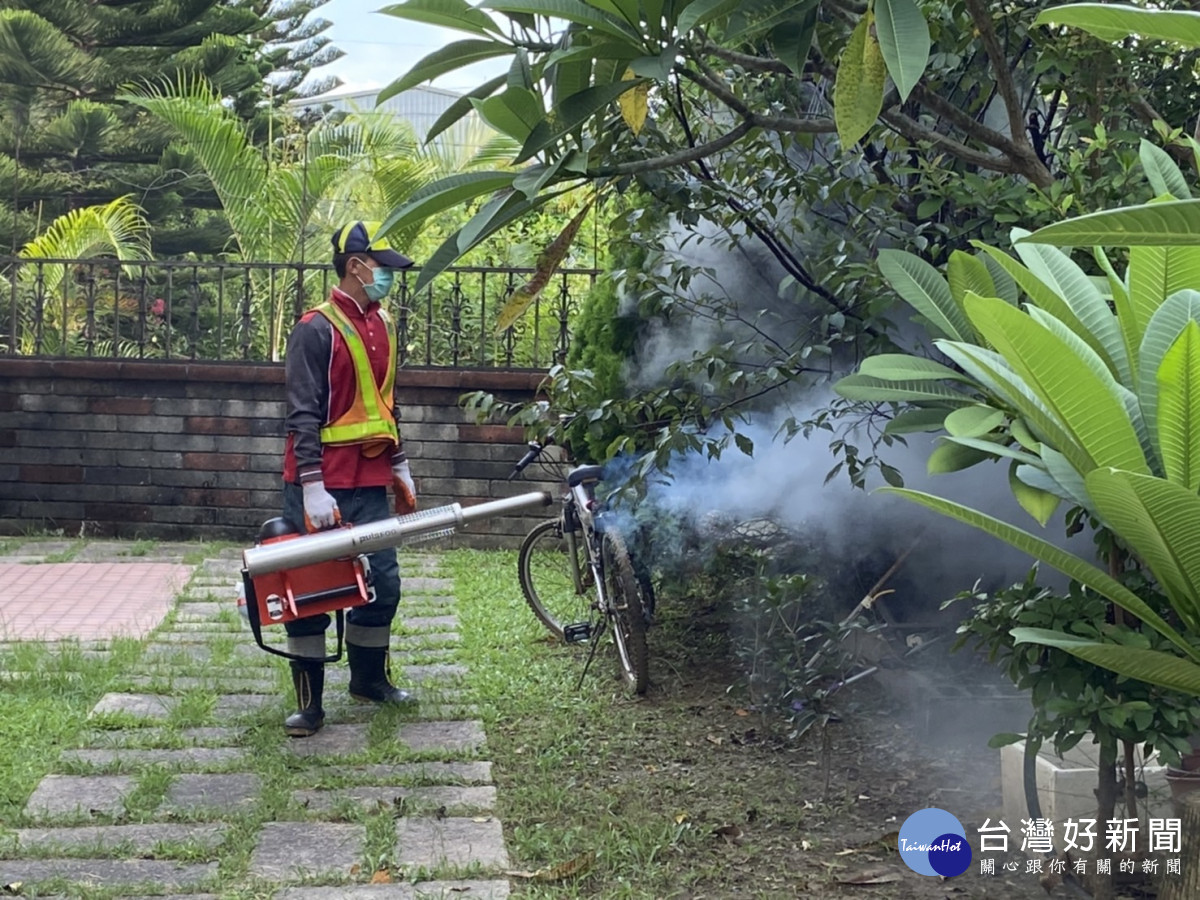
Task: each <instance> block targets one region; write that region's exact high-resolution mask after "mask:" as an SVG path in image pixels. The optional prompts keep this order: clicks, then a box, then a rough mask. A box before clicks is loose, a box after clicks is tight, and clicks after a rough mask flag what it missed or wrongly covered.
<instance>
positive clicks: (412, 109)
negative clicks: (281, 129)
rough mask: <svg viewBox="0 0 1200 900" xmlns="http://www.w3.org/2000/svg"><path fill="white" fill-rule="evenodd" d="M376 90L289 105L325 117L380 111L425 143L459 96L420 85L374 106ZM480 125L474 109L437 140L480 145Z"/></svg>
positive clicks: (452, 143) (306, 100)
mask: <svg viewBox="0 0 1200 900" xmlns="http://www.w3.org/2000/svg"><path fill="white" fill-rule="evenodd" d="M378 96H379V89H378V88H376V89H374V90H367V91H347V92H341V93H339V92H337V91H333V92H331V93H328V94H321V95H319V96H316V97H307V98H304V99H302V100H292V101H291V103H290V105H291V106H292V107H293V108H295V109H297V110H301V109H305V108H307V109H311V110H312V111H313V112H315V113H323V114H325V115H328V114H329V113H331V112H354V111H359V112H370V111H372V110H383V111H386V112H390V113H393V114H395V115H396V116H398V117H399V118H401V119H403V120H405V121H406V122H408V123H409V124H410V125H411V126H412V128H413V131H414V132H415V133H416V136H417V139H418V140H421V141H423V140H425V135H427V134H428V133H429V129H431V128H432V127H433V125H434V123H435V122H437V120H438V117H440V116H441V115H442V113H444V112H445V111H446V110H447V109H449V108H450V107H451V105H453V103H454V101H455V100H458V99H459V98H460V97H461V96H462V95H461V94H457V93H455V92H454V91H448V90H446V89H444V88H436V87H430V86H429V85H420V86H418V87H414V88H410V89H409V90H407V91H404V92H402V93H400V94H396V95H395V96H393V97H389V98H388V99H387V100H385V101H384V102H383V104H382V105H379V106H376V99H375V98H376V97H378ZM481 127H486V126H483V123H482V122H481V120H480V119H479V117H478V116H477V115H476V114H475V112H474V110H472V111H471V112H470V113H468V114H467V115H466V116H464V117H463V118H462V119H460V120H459V121H458V122H457V123H455V125H453V126H452V127H451V128H450V129H449V130H448V131H446V132H444V133H443V135H442V136H441V137H439V138H438V140H439V141H443V140H444V141H445V142H447V143H448V144H449V145H450V146H453V147H462V146H471V145H474V144H477V143H479V142H480V132H479V129H480V128H481Z"/></svg>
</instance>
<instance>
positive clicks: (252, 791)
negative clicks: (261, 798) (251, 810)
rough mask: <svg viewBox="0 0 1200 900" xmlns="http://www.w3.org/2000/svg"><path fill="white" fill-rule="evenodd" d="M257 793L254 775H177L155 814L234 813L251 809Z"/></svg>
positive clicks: (258, 787) (258, 783)
mask: <svg viewBox="0 0 1200 900" xmlns="http://www.w3.org/2000/svg"><path fill="white" fill-rule="evenodd" d="M260 790H261V784H260V782H259V779H258V776H257V775H178V776H176V777H175V779H174V780H173V781H172V782H171V786H170V787H169V788H167V796H166V797H165V798H164V800H163V803H162V806H160V807H159V809H158V812H159V813H160V814H163V813H166V814H170V813H194V812H205V813H212V812H221V813H226V812H228V813H237V812H241V811H243V810H245V809H246V808H247V807H249V806H251V805H252V804H253V803H254V802H255V801H256V800H257V799H258V794H259V791H260Z"/></svg>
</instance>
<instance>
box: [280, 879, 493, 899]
mask: <svg viewBox="0 0 1200 900" xmlns="http://www.w3.org/2000/svg"><path fill="white" fill-rule="evenodd" d="M509 895H510V888H509V885H508V882H507V881H421V882H418V883H417V884H352V885H343V886H339V887H294V888H288V889H287V890H285V891H284V892H283V893H281V894H276V895H275V900H508V897H509Z"/></svg>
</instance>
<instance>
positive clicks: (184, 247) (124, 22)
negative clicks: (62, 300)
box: [0, 0, 338, 256]
mask: <svg viewBox="0 0 1200 900" xmlns="http://www.w3.org/2000/svg"><path fill="white" fill-rule="evenodd" d="M324 2H325V0H283V2H280V0H134V2H129V0H99V2H94V0H0V253H9V252H14V251H15V250H17V249H19V248H20V247H21V246H22V245H23V244H24V243H25V242H26V241H28V240H30V239H32V238H33V237H34V236H35V235H36V234H37V233H38V232H39V230H40V229H41V228H42V227H44V226H45V225H46V224H47V223H49V222H50V221H52V220H53V219H54V218H56V217H57V216H59V215H61V214H62V213H64V212H66V211H68V210H71V209H77V208H79V207H82V206H88V205H92V204H98V203H105V202H108V201H111V200H113V199H115V198H116V197H121V196H125V195H130V194H131V195H133V197H134V199H135V200H136V201H137V202H138V203H139V204H140V205H141V206H142V207H143V208H144V209H145V211H146V214H147V217H148V219H149V221H150V222H151V223H152V225H153V235H154V241H153V251H154V252H155V253H156V254H157V255H160V256H175V255H179V254H183V253H194V254H196V255H199V256H211V255H213V254H215V253H218V252H221V251H222V250H225V249H226V248H227V245H228V241H229V228H228V225H227V223H226V222H225V220H224V215H223V213H222V212H221V208H220V204H219V202H218V201H217V199H216V197H215V195H214V194H213V192H212V189H211V185H210V183H209V182H208V180H207V178H205V177H204V176H203V174H202V173H201V172H200V171H199V169H198V167H197V166H196V165H195V163H194V161H193V160H192V158H191V156H190V154H188V153H187V152H186V151H183V150H181V149H180V148H179V147H177V146H176V145H175V143H174V139H173V137H172V135H171V133H170V131H169V130H168V129H166V128H165V127H164V126H163V125H162V123H161V122H158V121H156V120H154V119H153V118H152V117H150V116H148V115H147V114H146V113H145V112H144V111H142V110H139V109H138V108H136V107H134V106H130V105H128V104H124V103H120V102H117V101H116V100H114V97H115V96H116V95H117V94H118V93H119V92H120V91H121V90H122V89H123V88H125V87H127V86H129V85H131V84H136V83H144V82H146V81H151V82H161V81H172V82H176V81H180V80H184V79H190V78H195V77H203V78H205V79H207V80H208V81H209V82H210V83H211V84H212V85H213V86H214V87H215V88H216V90H217V91H218V92H220V93H221V95H222V96H224V97H226V98H227V102H228V103H229V105H230V106H231V108H232V109H234V110H235V111H236V112H237V113H238V115H239V116H240V117H242V118H243V119H245V120H246V121H247V122H248V123H249V124H250V126H251V131H252V133H253V134H255V136H256V137H259V138H261V139H264V140H265V137H266V134H267V132H268V127H267V120H268V117H269V116H271V115H275V114H277V111H278V110H280V109H282V108H283V104H284V103H285V102H286V100H287V99H288V98H289V97H291V96H294V95H295V94H296V92H297V91H298V90H302V89H304V88H316V89H321V88H323V87H325V85H324V84H321V83H320V82H315V81H312V80H309V81H306V79H309V76H310V73H311V72H312V70H313V69H315V68H317V67H319V66H321V65H324V64H325V63H327V62H329V61H331V60H332V59H335V58H336V57H337V55H338V52H337V51H336V50H334V49H333V48H332V47H331V46H330V44H329V40H328V38H326V37H324V36H323V35H322V32H323V31H324V30H325V29H326V28H328V24H329V23H328V22H326V21H325V20H322V19H319V18H318V19H314V18H312V16H311V14H312V13H313V12H314V11H315V10H316V9H317V8H318V7H320V6H321V5H323V3H324Z"/></svg>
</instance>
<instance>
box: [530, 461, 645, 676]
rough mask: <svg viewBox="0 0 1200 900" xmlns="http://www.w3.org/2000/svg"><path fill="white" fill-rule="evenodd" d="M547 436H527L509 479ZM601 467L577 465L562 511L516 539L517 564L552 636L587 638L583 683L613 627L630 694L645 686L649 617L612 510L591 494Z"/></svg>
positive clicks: (582, 640)
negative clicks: (525, 447)
mask: <svg viewBox="0 0 1200 900" xmlns="http://www.w3.org/2000/svg"><path fill="white" fill-rule="evenodd" d="M548 443H549V441H548V440H547V441H546V442H540V441H530V442H529V445H528V447H529V449H528V452H526V454H525V455H524V456H523V457H522V458H521V460H520V462H518V463H517V464H516V467H515V468H514V469H513V471H512V474H511V475H510V476H509V478H514V477H516V476H517V475H518V474H520V473H521V472H523V471H524V470H525V468H526V467H528V466H529V465H530V463H532V462H533V461H534V460H536V459H538V458H539V457H540V456H541V455H542V454H543V452H544V451H545V450H546V447H547V445H548ZM603 474H604V470H603V467H602V466H594V465H593V466H576V467H574V468H572V469H571V470H570V471H569V472H568V473H567V476H566V491H565V492H564V494H563V496H562V509H561V511H560V513H559V515H558V516H557V517H556V518H554V519H550V520H547V521H545V522H540V523H539V524H537V525H535V526H534V527H533V528H532V529H531V530H530V532H529V534H527V535H526V536H525V539H524V540H523V541H522V542H521V549H520V552H519V553H518V555H517V569H518V575H519V578H520V582H521V592H522V593H523V594H524V595H525V602H526V603H527V604H529V608H530V609H531V610H532V611H533V614H534V615H535V616H537V618H538V621H540V622H541V623H542V624H543V625H544V626H546V628H547V630H549V631H550V633H551V634H553V635H554V636H555V637H556V638H558V639H559V640H562V641H564V642H566V643H568V644H574V643H585V642H590V644H591V650H590V652H589V653H588V658H587V663H586V664H585V665H584V668H583V672H582V673H581V674H580V676H579V680H580V684H582V683H583V678H584V676H585V675H586V674H587V670H588V667H589V666H591V663H592V659H593V657H594V656H595V654H596V648H597V647H598V646H599V643H600V638H601V636H602V635H603V633H604V631H605V630H606V629H607V628H609V627H611V628H612V633H613V642H614V643H615V644H616V647H617V660H618V662H619V664H620V668H621V675H622V678H623V680H624V682H625V685H626V687H628V688H629V689H630V690H631V691H632V692H633V693H635V694H643V693H645V692H646V688H647V687H648V686H649V683H650V673H649V669H650V653H649V650H648V648H647V646H646V629H647V625H648V621H649V617H648V615H647V612H648V610H647V605H650V607H651V609H652V603H653V598H652V595H651V596H649V597H647V599H648V600H649V604H646V603H643V592H644V591H647V590H648V588H647V587H646V586H645V584H644V583H643V582H644V579H639V577H638V575H637V573H636V571H635V567H634V564H633V560H632V559H631V558H630V554H629V548H628V546H627V544H626V541H625V536H624V535H623V534H622V532H621V529H620V527H619V526H618V523H617V521H616V514H615V513H614V512H613V511H612V510H609V509H607V508H606V507H605V505H604V503H603V502H602V501H600V500H599V499H597V497H596V486H597V485H598V484H599V483H600V482H601V481H602V480H603Z"/></svg>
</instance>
